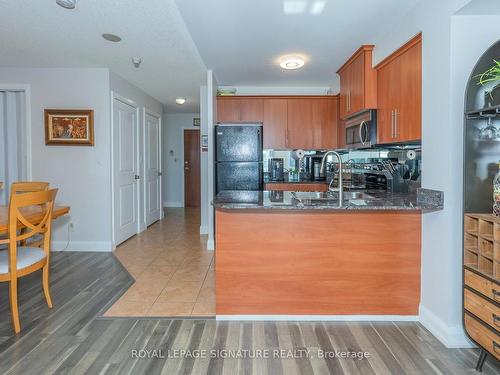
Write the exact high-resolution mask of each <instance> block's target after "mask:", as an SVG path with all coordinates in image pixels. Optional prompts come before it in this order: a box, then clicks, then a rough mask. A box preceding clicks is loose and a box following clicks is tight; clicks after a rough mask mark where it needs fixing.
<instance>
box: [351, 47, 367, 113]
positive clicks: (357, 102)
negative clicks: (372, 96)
mask: <svg viewBox="0 0 500 375" xmlns="http://www.w3.org/2000/svg"><path fill="white" fill-rule="evenodd" d="M364 66H365V54H364V53H362V54H360V55H358V56H357V57H356V58H355V59H354V60H353V61H352V63H351V66H350V68H351V69H350V71H351V81H350V83H351V84H350V94H349V95H350V96H349V114H353V113H356V112H359V111H361V110H362V109H364V105H365V102H364V101H365V97H364V96H365V85H364V83H365V69H364Z"/></svg>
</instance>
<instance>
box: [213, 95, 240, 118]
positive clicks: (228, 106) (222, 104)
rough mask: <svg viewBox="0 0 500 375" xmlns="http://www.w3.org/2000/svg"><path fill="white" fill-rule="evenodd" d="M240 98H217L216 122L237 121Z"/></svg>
mask: <svg viewBox="0 0 500 375" xmlns="http://www.w3.org/2000/svg"><path fill="white" fill-rule="evenodd" d="M239 121H240V100H239V99H233V98H217V122H239Z"/></svg>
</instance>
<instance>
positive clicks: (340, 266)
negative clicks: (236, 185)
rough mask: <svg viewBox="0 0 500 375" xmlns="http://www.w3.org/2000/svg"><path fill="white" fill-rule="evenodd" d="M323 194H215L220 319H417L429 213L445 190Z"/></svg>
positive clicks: (438, 206)
mask: <svg viewBox="0 0 500 375" xmlns="http://www.w3.org/2000/svg"><path fill="white" fill-rule="evenodd" d="M429 193H430V194H429ZM300 194H302V195H300ZM309 194H310V193H309ZM317 194H318V195H313V194H310V195H306V193H293V192H273V191H264V192H221V193H220V194H219V195H218V196H217V197H216V198H215V200H214V202H213V204H214V206H215V224H216V238H215V239H216V267H215V270H216V314H217V316H226V315H323V316H324V315H407V316H414V315H418V306H419V301H420V252H421V249H420V247H421V241H420V234H421V213H422V211H428V210H436V209H440V208H442V194H441V193H440V192H434V191H428V190H426V189H422V194H421V196H425V197H427V198H426V199H427V200H425V199H421V200H419V198H418V197H417V195H415V196H411V195H397V194H388V193H372V194H366V193H362V194H360V195H359V196H355V197H354V198H353V199H350V200H347V201H344V204H343V205H342V206H340V207H339V206H338V204H337V203H335V202H334V201H331V200H330V201H327V200H324V199H321V197H320V196H319V195H320V194H321V193H317ZM440 194H441V195H440ZM429 196H430V197H431V198H430V199H428V197H429Z"/></svg>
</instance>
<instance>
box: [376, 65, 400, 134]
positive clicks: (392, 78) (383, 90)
mask: <svg viewBox="0 0 500 375" xmlns="http://www.w3.org/2000/svg"><path fill="white" fill-rule="evenodd" d="M377 74H378V76H377V94H378V95H377V96H378V97H377V101H378V109H377V138H378V143H392V142H394V141H395V129H394V114H395V109H396V108H397V107H398V92H399V85H398V82H397V79H398V76H399V62H398V61H392V62H391V63H389V64H387V65H385V66H384V67H382V68H380V69H379V70H378V72H377Z"/></svg>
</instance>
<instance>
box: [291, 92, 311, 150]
mask: <svg viewBox="0 0 500 375" xmlns="http://www.w3.org/2000/svg"><path fill="white" fill-rule="evenodd" d="M312 114H313V105H312V100H311V99H288V131H287V148H291V149H298V148H302V149H308V150H310V149H313V148H314V141H313V126H312V123H311V120H312Z"/></svg>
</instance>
